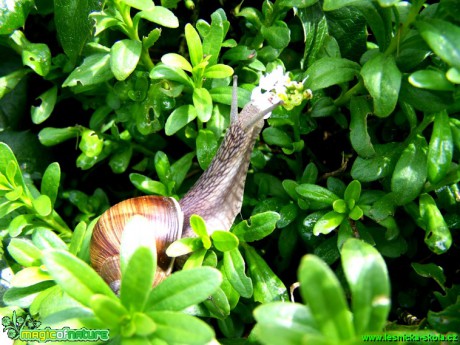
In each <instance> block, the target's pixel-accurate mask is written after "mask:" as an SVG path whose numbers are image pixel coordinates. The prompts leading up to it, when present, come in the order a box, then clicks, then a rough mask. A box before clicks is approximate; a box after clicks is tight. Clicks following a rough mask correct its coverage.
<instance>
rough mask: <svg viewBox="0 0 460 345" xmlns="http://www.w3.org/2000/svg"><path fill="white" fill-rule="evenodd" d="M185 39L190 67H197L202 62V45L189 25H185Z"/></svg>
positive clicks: (196, 33)
mask: <svg viewBox="0 0 460 345" xmlns="http://www.w3.org/2000/svg"><path fill="white" fill-rule="evenodd" d="M185 39H186V41H187V47H188V52H189V55H190V61H191V63H192V66H193V67H195V66H198V65H199V64H200V63H201V61H202V60H203V45H202V43H201V38H200V35H198V32H197V31H196V30H195V28H194V27H193V26H192V25H191V24H187V25H185Z"/></svg>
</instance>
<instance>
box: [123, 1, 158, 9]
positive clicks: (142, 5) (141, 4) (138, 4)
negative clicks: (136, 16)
mask: <svg viewBox="0 0 460 345" xmlns="http://www.w3.org/2000/svg"><path fill="white" fill-rule="evenodd" d="M121 2H122V3H125V4H126V5H128V6H129V7H134V8H135V9H138V10H141V11H147V10H150V9H152V8H153V7H154V6H155V5H154V4H153V2H151V1H149V0H122V1H121Z"/></svg>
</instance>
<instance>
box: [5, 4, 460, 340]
mask: <svg viewBox="0 0 460 345" xmlns="http://www.w3.org/2000/svg"><path fill="white" fill-rule="evenodd" d="M11 4H12V5H8V6H7V4H6V3H5V2H3V3H1V6H2V7H1V11H0V56H2V60H1V63H0V141H1V142H2V143H1V144H0V236H1V239H2V241H1V246H0V254H1V259H2V266H3V267H9V269H10V270H11V271H12V272H13V273H14V277H13V278H12V279H8V280H9V281H6V280H5V281H3V285H4V287H6V288H8V289H7V291H6V292H5V293H4V294H3V297H2V304H1V307H2V308H1V309H0V314H1V316H4V315H6V316H11V315H12V312H13V310H16V312H17V313H18V315H26V314H27V315H28V314H30V315H31V316H32V317H33V318H34V319H36V320H40V322H41V323H42V327H43V326H50V327H53V328H59V327H62V326H69V327H74V328H79V327H87V328H109V329H110V332H111V336H112V340H111V341H112V342H113V343H118V342H122V343H123V344H146V343H152V344H183V343H186V344H205V343H216V342H217V341H219V342H220V343H223V344H245V343H248V344H307V343H308V344H309V343H315V344H337V343H340V344H345V343H349V344H355V343H362V342H363V341H364V340H363V339H364V338H363V336H367V335H377V336H378V335H383V334H386V335H391V336H398V335H404V334H406V335H407V334H411V335H413V336H420V337H428V336H430V335H431V336H434V335H440V334H442V335H449V336H451V337H452V338H449V339H450V340H455V339H457V341H458V334H457V333H456V332H458V330H459V329H460V300H459V296H460V281H459V275H458V270H459V264H458V263H459V257H460V255H459V248H458V243H459V241H458V240H459V231H458V230H459V228H460V216H459V215H460V212H459V211H460V209H459V208H460V207H459V202H460V192H459V186H458V182H459V181H460V171H459V166H458V159H459V152H460V116H459V110H460V100H459V90H460V89H459V84H460V20H459V19H458V16H457V15H456V14H457V13H459V11H460V8H459V2H458V1H456V0H441V1H424V0H413V1H399V0H378V1H370V0H324V1H317V0H276V1H274V2H271V1H268V0H266V1H244V2H242V3H240V2H237V1H224V0H222V1H219V2H218V1H195V2H194V1H191V0H187V1H181V0H163V1H156V2H155V3H153V2H152V1H150V0H106V1H82V0H67V1H63V0H54V1H51V0H37V1H32V0H18V1H15V2H12V3H11ZM280 68H281V69H282V70H283V71H284V73H286V74H287V75H289V77H290V78H291V80H293V81H296V82H298V84H296V85H298V89H291V91H290V92H291V98H290V101H291V102H292V103H289V104H286V106H285V107H279V108H277V109H276V110H275V111H274V112H273V114H272V116H271V117H270V118H269V119H268V120H267V121H266V125H265V127H264V129H263V131H262V133H261V135H260V138H259V140H258V141H257V143H256V146H255V148H254V151H253V153H252V156H251V165H250V169H249V172H248V176H247V181H246V187H245V195H244V200H243V208H242V210H241V215H240V216H239V217H238V218H237V220H236V221H235V224H234V226H233V227H232V229H231V230H230V232H225V231H218V232H216V233H214V234H213V235H211V236H209V235H208V233H207V231H206V224H204V222H203V220H202V219H201V218H199V217H194V218H193V219H192V226H193V229H194V231H195V232H196V234H197V238H194V239H185V240H180V241H178V242H175V243H174V245H173V246H171V247H170V248H169V250H168V254H170V255H172V256H176V255H180V254H184V253H191V255H190V257H189V259H188V260H187V262H186V263H185V266H184V268H183V270H181V271H179V272H176V273H174V274H172V275H171V276H170V277H169V278H168V279H166V280H165V281H164V282H163V283H162V284H160V285H159V286H158V287H156V288H153V289H152V287H151V285H152V281H153V272H154V270H155V267H156V248H155V246H152V245H150V244H146V243H147V241H145V238H149V237H150V236H151V234H149V233H143V232H142V231H139V232H138V233H137V232H133V233H130V234H127V235H126V236H124V237H123V244H122V253H121V258H122V272H123V278H122V285H121V293H120V296H116V295H115V294H114V293H113V292H112V291H111V290H110V288H109V287H108V285H107V284H106V283H105V282H104V281H103V280H102V279H101V278H100V277H99V276H98V275H97V273H96V272H95V271H94V270H93V269H92V268H91V267H90V266H89V241H90V238H91V232H92V228H93V226H94V224H95V222H96V220H97V217H98V216H99V215H100V214H101V213H102V212H103V211H104V210H106V209H107V208H108V207H109V206H110V205H113V204H115V203H117V202H119V201H121V200H125V199H127V198H130V197H134V196H138V195H145V194H149V195H162V196H171V197H175V198H180V197H181V196H183V195H184V194H185V193H186V191H187V190H188V189H189V188H190V187H191V186H192V185H193V183H194V182H195V181H196V180H197V178H198V177H199V176H200V175H201V173H202V171H203V170H204V169H206V168H207V166H208V165H209V164H210V162H211V160H212V157H213V156H214V154H215V153H216V151H217V148H218V147H219V144H220V142H221V141H222V138H223V136H224V134H225V130H226V128H227V127H228V125H229V122H230V105H231V94H232V93H231V79H232V75H233V74H235V75H237V76H238V86H239V87H238V105H239V107H242V106H244V105H245V104H246V103H248V102H249V100H250V97H251V92H252V90H253V89H254V88H255V87H257V86H258V85H259V82H260V80H261V78H262V76H264V75H270V73H272V72H273V71H275V70H279V69H280ZM308 90H310V91H311V93H312V95H313V97H312V99H310V100H307V99H305V95H306V93H308V94H309V92H310V91H308ZM307 98H308V97H307ZM223 230H224V229H223ZM4 272H6V269H4V270H3V273H4ZM76 272H78V274H77V273H76ZM298 286H300V287H298ZM294 302H295V303H294ZM456 334H457V338H455V336H456ZM425 340H426V339H425ZM429 340H431V343H433V344H434V343H436V344H440V343H441V341H440V340H434V338H429ZM421 342H423V343H427V342H426V341H424V338H423V339H422V338H420V339H419V340H414V338H412V340H400V341H399V343H408V344H409V343H421ZM392 343H395V341H392ZM428 343H429V342H428Z"/></svg>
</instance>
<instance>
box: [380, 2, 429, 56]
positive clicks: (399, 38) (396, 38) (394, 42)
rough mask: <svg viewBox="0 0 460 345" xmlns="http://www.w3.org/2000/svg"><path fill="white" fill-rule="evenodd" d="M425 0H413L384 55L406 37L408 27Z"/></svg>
mask: <svg viewBox="0 0 460 345" xmlns="http://www.w3.org/2000/svg"><path fill="white" fill-rule="evenodd" d="M424 3H425V0H415V1H414V2H413V3H412V6H411V8H410V10H409V13H408V15H407V18H406V21H405V22H404V23H403V24H402V26H401V28H400V29H399V30H398V31H397V32H396V35H395V36H393V38H392V39H391V42H390V45H389V46H388V48H387V50H386V51H385V54H386V55H389V54H392V53H393V52H394V51H395V50H397V49H398V46H399V43H400V42H402V41H403V39H404V37H406V35H407V33H408V32H409V28H410V26H411V25H412V23H413V22H415V19H416V18H417V15H418V14H419V12H420V10H421V9H422V6H423V4H424Z"/></svg>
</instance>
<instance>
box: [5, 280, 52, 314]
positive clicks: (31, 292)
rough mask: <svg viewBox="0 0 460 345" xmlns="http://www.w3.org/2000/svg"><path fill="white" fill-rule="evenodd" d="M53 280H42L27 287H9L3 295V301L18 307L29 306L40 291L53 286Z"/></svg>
mask: <svg viewBox="0 0 460 345" xmlns="http://www.w3.org/2000/svg"><path fill="white" fill-rule="evenodd" d="M53 284H54V283H53V282H50V281H44V282H41V283H38V284H34V285H31V286H27V287H21V288H16V287H14V286H13V287H10V288H9V289H8V290H7V291H6V292H5V294H4V295H3V303H5V304H7V305H11V306H17V307H20V308H29V307H30V305H31V304H32V302H33V301H34V300H35V298H36V297H37V296H38V295H39V293H40V292H42V291H44V290H46V289H48V288H50V287H51V286H53Z"/></svg>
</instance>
